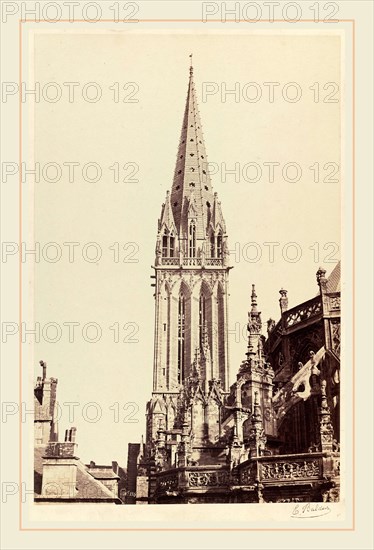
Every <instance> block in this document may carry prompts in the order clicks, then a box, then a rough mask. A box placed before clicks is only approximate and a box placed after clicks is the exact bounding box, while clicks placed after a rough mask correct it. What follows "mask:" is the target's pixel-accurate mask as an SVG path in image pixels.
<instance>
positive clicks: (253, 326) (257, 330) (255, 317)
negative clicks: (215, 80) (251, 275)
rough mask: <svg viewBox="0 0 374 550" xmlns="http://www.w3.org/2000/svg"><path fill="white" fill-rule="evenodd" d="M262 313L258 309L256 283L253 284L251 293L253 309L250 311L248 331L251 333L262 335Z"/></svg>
mask: <svg viewBox="0 0 374 550" xmlns="http://www.w3.org/2000/svg"><path fill="white" fill-rule="evenodd" d="M261 327H262V321H261V313H260V312H259V311H258V309H257V294H256V290H255V285H252V293H251V310H250V311H249V312H248V332H249V335H250V336H251V335H258V336H259V335H260V334H261Z"/></svg>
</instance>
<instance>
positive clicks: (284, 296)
mask: <svg viewBox="0 0 374 550" xmlns="http://www.w3.org/2000/svg"><path fill="white" fill-rule="evenodd" d="M279 294H280V295H281V297H280V298H279V305H280V309H281V313H283V312H284V311H287V309H288V298H287V290H284V288H281V289H280V291H279Z"/></svg>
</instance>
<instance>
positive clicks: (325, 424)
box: [320, 380, 334, 452]
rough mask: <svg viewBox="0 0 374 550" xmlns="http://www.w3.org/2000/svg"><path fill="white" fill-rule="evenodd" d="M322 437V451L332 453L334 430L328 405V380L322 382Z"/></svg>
mask: <svg viewBox="0 0 374 550" xmlns="http://www.w3.org/2000/svg"><path fill="white" fill-rule="evenodd" d="M320 437H321V451H322V452H323V451H329V452H332V450H333V440H334V428H333V426H332V422H331V413H330V407H329V405H328V403H327V396H326V380H322V382H321V408H320Z"/></svg>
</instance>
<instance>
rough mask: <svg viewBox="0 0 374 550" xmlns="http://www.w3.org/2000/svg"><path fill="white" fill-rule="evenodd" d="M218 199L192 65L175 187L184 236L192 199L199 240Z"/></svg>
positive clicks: (178, 219)
mask: <svg viewBox="0 0 374 550" xmlns="http://www.w3.org/2000/svg"><path fill="white" fill-rule="evenodd" d="M191 60H192V58H191ZM214 200H215V199H214V195H213V191H212V186H211V182H210V176H209V173H208V169H207V155H206V150H205V144H204V137H203V132H202V126H201V120H200V113H199V109H198V106H197V100H196V91H195V84H194V80H193V67H192V65H191V66H190V77H189V83H188V92H187V100H186V107H185V111H184V116H183V124H182V131H181V136H180V141H179V147H178V154H177V162H176V166H175V172H174V180H173V185H172V189H171V206H172V211H173V216H174V220H175V224H176V228H177V231H178V233H179V235H180V237H181V238H185V237H186V235H187V229H188V227H187V225H188V214H189V210H190V203H191V202H192V203H193V209H194V210H196V212H195V213H194V217H195V219H196V238H197V240H201V239H205V237H206V233H207V228H208V225H209V223H210V219H211V216H212V209H213V203H214Z"/></svg>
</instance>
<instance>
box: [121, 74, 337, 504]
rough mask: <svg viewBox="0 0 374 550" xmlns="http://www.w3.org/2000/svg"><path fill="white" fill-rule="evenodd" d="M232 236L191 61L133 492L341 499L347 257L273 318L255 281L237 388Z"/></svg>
mask: <svg viewBox="0 0 374 550" xmlns="http://www.w3.org/2000/svg"><path fill="white" fill-rule="evenodd" d="M227 239H228V236H227V232H226V224H225V220H224V218H223V214H222V209H221V204H220V202H219V200H218V196H217V193H214V192H213V189H212V184H211V180H210V176H209V172H208V170H207V154H206V149H205V144H204V138H203V132H202V126H201V119H200V114H199V110H198V106H197V100H196V92H195V86H194V81H193V69H192V67H191V68H190V76H189V83H188V92H187V101H186V106H185V112H184V117H183V124H182V131H181V137H180V142H179V146H178V153H177V162H176V167H175V173H174V178H173V183H172V187H171V191H170V192H167V195H166V199H165V203H164V204H163V205H162V209H161V217H160V219H159V222H158V232H157V241H156V258H155V265H154V276H153V277H154V287H155V337H154V366H153V391H152V396H151V399H150V401H149V402H148V403H147V409H146V417H147V425H146V441H145V443H142V444H130V446H129V455H128V457H129V460H128V469H127V475H128V487H127V489H128V494H130V493H131V495H132V496H131V500H129V501H128V502H129V503H133V504H134V503H154V504H159V503H212V502H303V501H317V502H318V501H331V500H337V499H338V498H339V479H340V477H339V463H340V462H339V383H340V286H339V284H340V272H339V269H340V267H339V266H337V267H336V268H335V269H334V271H333V273H332V274H331V276H330V277H329V278H326V272H325V271H324V270H322V269H319V271H318V272H317V282H318V287H319V291H318V294H317V295H316V296H315V297H314V298H312V299H311V300H308V301H307V302H305V303H303V304H300V305H299V306H297V307H295V308H292V309H290V310H289V309H288V300H287V291H285V290H283V289H282V290H281V291H280V293H281V298H280V306H281V319H280V321H279V322H278V323H277V324H276V323H275V321H273V320H271V319H269V321H268V335H267V338H265V336H263V335H262V332H261V326H262V320H261V313H260V312H259V310H258V302H257V295H256V290H255V287H254V286H253V287H252V294H251V297H250V310H249V313H248V327H247V328H248V346H247V350H246V355H245V360H244V361H243V362H242V364H241V365H240V368H239V371H238V374H237V377H236V382H235V383H234V384H232V385H231V387H230V386H229V350H228V296H229V291H228V284H229V272H230V269H231V267H230V262H229V253H228V242H227Z"/></svg>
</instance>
